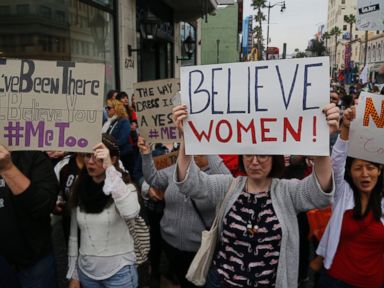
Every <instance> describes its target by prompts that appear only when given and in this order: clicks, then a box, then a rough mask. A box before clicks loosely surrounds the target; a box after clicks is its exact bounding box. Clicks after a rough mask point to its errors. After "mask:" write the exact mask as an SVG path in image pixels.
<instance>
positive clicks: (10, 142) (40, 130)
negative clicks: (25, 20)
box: [0, 59, 105, 152]
mask: <svg viewBox="0 0 384 288" xmlns="http://www.w3.org/2000/svg"><path fill="white" fill-rule="evenodd" d="M104 73H105V71H104V64H88V63H75V62H66V61H37V60H12V59H0V75H1V76H0V125H1V128H0V131H1V132H0V143H1V144H3V145H5V146H7V147H9V148H10V149H11V150H14V151H15V150H59V151H73V152H90V151H92V147H93V146H94V145H95V144H97V143H98V142H100V141H101V132H100V131H101V125H102V113H103V110H102V109H103V108H102V107H103V97H104ZM85 131H86V133H85Z"/></svg>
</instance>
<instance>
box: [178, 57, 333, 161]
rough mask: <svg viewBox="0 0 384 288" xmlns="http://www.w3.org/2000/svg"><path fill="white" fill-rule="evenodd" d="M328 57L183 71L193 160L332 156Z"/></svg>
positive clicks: (188, 147)
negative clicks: (209, 156)
mask: <svg viewBox="0 0 384 288" xmlns="http://www.w3.org/2000/svg"><path fill="white" fill-rule="evenodd" d="M328 71H329V62H328V57H319V58H301V59H289V60H276V61H258V62H242V63H232V64H220V65H219V64H217V65H206V66H192V67H182V68H181V97H182V98H181V101H182V103H184V104H186V105H187V107H188V113H189V116H188V119H187V121H185V123H184V137H185V143H186V153H187V154H253V153H258V154H300V155H329V130H328V126H327V122H326V119H325V115H324V114H323V113H322V109H323V108H324V106H325V105H326V104H327V103H329V76H328Z"/></svg>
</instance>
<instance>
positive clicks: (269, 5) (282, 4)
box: [265, 1, 287, 60]
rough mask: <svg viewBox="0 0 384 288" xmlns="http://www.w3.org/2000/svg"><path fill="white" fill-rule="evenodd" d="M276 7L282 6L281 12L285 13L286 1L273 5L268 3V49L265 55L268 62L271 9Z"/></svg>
mask: <svg viewBox="0 0 384 288" xmlns="http://www.w3.org/2000/svg"><path fill="white" fill-rule="evenodd" d="M275 6H280V7H281V8H280V12H281V13H283V12H284V10H285V9H286V8H287V7H286V6H285V1H281V2H277V3H275V4H272V5H271V2H269V3H268V5H267V6H265V7H267V8H268V26H267V49H266V52H265V55H266V60H268V44H269V19H270V13H271V12H270V10H271V8H273V7H275Z"/></svg>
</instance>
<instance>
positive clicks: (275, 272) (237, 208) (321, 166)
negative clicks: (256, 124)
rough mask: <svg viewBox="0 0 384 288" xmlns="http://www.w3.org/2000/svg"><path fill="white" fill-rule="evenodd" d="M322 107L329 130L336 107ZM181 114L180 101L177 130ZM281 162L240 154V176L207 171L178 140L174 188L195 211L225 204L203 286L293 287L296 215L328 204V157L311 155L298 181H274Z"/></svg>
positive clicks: (176, 112)
mask: <svg viewBox="0 0 384 288" xmlns="http://www.w3.org/2000/svg"><path fill="white" fill-rule="evenodd" d="M323 111H324V114H325V115H326V118H327V122H328V125H329V127H330V132H332V131H333V130H335V129H337V127H338V119H339V110H338V108H337V107H335V105H334V104H328V105H327V106H326V107H325V108H324V110H323ZM187 116H188V113H187V107H186V106H185V105H180V106H177V107H175V108H174V109H173V119H174V122H175V125H176V127H178V129H179V130H180V132H181V134H183V121H184V120H185V119H186V118H187ZM283 161H284V158H283V156H276V155H274V156H272V155H240V156H239V164H240V165H241V167H242V168H243V170H244V172H245V173H246V176H242V177H238V178H236V179H233V178H232V177H231V176H228V175H207V174H205V173H203V172H201V171H200V170H199V169H197V167H196V164H195V163H194V161H193V159H192V157H191V156H188V155H185V147H184V143H182V144H181V147H180V151H179V156H178V160H177V167H176V174H175V181H176V184H177V185H179V187H180V190H183V191H184V192H185V193H186V195H188V196H189V197H191V198H192V199H193V200H194V201H195V203H196V205H197V207H199V208H200V209H208V208H210V209H212V210H215V209H216V208H217V207H220V206H221V205H224V206H223V207H225V209H224V213H223V215H218V217H219V233H218V243H217V245H216V250H215V255H214V256H213V262H212V264H211V268H210V271H209V273H208V277H207V282H206V287H208V288H210V287H268V288H270V287H279V288H292V287H297V278H298V267H299V263H298V259H299V231H298V224H297V218H296V215H297V214H298V213H299V212H302V211H306V210H310V209H313V208H320V207H326V206H327V205H329V203H330V202H331V199H332V197H333V189H334V186H333V183H332V181H333V180H332V167H331V160H330V158H329V157H326V156H321V157H314V162H315V165H314V172H313V173H312V174H311V175H309V176H308V177H306V178H305V179H303V180H296V179H293V180H280V179H278V177H279V176H280V175H281V172H282V169H283V167H284V165H283ZM231 183H232V185H231ZM227 192H228V193H229V194H228V195H226V194H227ZM224 198H225V201H224V202H225V203H222V202H223V199H224ZM216 211H218V210H216Z"/></svg>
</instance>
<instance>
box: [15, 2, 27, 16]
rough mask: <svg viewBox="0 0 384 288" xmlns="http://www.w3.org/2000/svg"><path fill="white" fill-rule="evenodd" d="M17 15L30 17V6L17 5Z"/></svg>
mask: <svg viewBox="0 0 384 288" xmlns="http://www.w3.org/2000/svg"><path fill="white" fill-rule="evenodd" d="M16 14H17V15H28V14H29V4H20V5H16Z"/></svg>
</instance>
